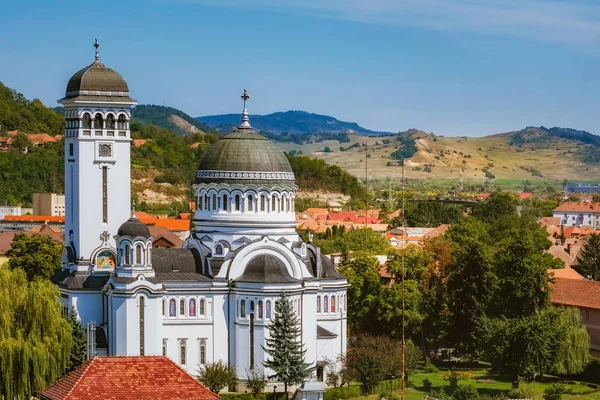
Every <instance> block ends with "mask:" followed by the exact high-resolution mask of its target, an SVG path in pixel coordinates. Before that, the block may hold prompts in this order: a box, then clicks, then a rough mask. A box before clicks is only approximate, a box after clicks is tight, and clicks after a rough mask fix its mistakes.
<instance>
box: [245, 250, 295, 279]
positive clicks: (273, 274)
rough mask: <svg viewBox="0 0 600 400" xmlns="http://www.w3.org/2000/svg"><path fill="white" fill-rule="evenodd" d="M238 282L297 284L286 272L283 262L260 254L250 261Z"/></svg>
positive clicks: (268, 255)
mask: <svg viewBox="0 0 600 400" xmlns="http://www.w3.org/2000/svg"><path fill="white" fill-rule="evenodd" d="M236 281H238V282H249V283H294V282H298V280H297V279H295V278H293V277H292V276H291V275H290V273H289V272H288V270H287V268H286V267H285V265H283V262H281V260H279V259H278V258H277V257H275V256H272V255H270V254H261V255H258V256H256V257H254V258H252V259H251V260H250V262H248V264H247V265H246V269H244V273H243V274H242V276H240V277H239V278H238V279H236Z"/></svg>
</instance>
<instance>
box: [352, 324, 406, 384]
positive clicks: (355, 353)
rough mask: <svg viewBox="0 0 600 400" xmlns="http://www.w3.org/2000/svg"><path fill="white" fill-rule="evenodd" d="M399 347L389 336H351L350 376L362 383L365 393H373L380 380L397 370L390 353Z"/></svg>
mask: <svg viewBox="0 0 600 400" xmlns="http://www.w3.org/2000/svg"><path fill="white" fill-rule="evenodd" d="M397 349H398V347H397V346H393V345H392V342H391V341H390V339H389V338H387V337H379V336H371V335H361V334H357V335H354V336H351V337H350V343H349V346H348V352H347V354H346V365H347V368H348V370H349V373H350V376H352V378H353V379H354V380H356V381H358V382H360V383H362V386H361V390H362V391H363V393H364V394H368V393H372V392H373V390H374V389H375V387H376V386H377V384H379V382H381V381H382V380H383V379H385V377H386V376H391V375H392V374H393V373H395V372H396V370H397V368H396V366H393V364H394V363H391V362H390V361H391V360H390V355H391V354H392V351H394V350H397ZM396 358H397V357H396ZM395 364H397V363H395Z"/></svg>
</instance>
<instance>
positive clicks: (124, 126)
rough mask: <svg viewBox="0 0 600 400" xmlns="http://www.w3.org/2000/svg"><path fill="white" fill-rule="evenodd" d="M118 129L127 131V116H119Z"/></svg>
mask: <svg viewBox="0 0 600 400" xmlns="http://www.w3.org/2000/svg"><path fill="white" fill-rule="evenodd" d="M117 128H119V129H127V119H126V118H125V115H123V114H121V115H119V118H117Z"/></svg>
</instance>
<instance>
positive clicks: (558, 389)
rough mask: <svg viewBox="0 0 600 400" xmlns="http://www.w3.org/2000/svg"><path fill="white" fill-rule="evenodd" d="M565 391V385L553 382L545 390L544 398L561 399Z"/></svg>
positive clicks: (549, 399) (545, 399)
mask: <svg viewBox="0 0 600 400" xmlns="http://www.w3.org/2000/svg"><path fill="white" fill-rule="evenodd" d="M563 393H565V387H564V386H563V385H558V384H552V385H551V386H550V387H548V388H546V390H544V400H560V399H561V398H562V395H563Z"/></svg>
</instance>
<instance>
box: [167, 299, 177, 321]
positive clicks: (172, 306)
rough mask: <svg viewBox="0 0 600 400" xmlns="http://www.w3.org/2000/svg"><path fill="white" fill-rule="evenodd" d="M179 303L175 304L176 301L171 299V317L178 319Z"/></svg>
mask: <svg viewBox="0 0 600 400" xmlns="http://www.w3.org/2000/svg"><path fill="white" fill-rule="evenodd" d="M176 313H177V303H176V302H175V299H171V300H169V317H176V316H177V314H176Z"/></svg>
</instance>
